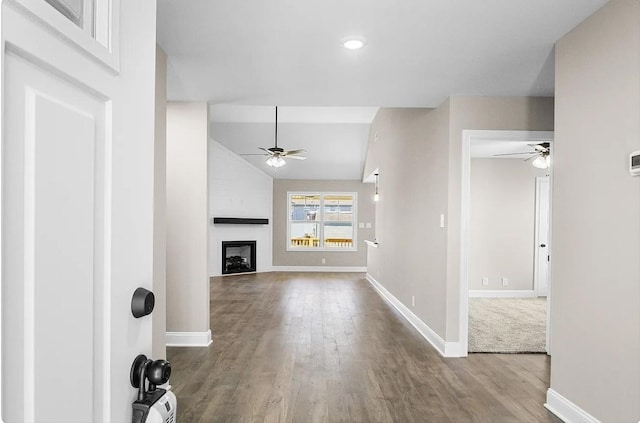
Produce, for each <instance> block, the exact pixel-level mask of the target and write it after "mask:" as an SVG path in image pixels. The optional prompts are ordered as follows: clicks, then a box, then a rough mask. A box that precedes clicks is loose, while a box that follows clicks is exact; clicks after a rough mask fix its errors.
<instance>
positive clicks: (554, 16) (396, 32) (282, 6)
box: [158, 0, 606, 107]
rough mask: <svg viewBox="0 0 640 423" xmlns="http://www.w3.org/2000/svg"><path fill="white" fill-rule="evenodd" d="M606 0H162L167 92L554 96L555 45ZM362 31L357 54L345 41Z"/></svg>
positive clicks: (336, 97) (278, 100)
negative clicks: (347, 48)
mask: <svg viewBox="0 0 640 423" xmlns="http://www.w3.org/2000/svg"><path fill="white" fill-rule="evenodd" d="M605 3H606V0H535V1H533V0H484V1H478V0H456V1H451V0H402V1H397V0H396V1H392V0H350V1H344V0H323V1H292V0H270V1H251V2H250V1H248V0H233V1H211V0H189V1H176V0H159V1H158V42H159V44H160V45H161V46H162V48H163V49H164V50H165V51H166V52H167V54H168V55H169V61H168V77H169V87H168V88H169V98H170V99H171V100H189V101H208V102H211V103H235V104H251V105H274V104H278V105H289V106H376V107H377V106H384V107H391V106H399V107H418V106H420V107H435V106H438V105H439V104H441V103H442V102H443V101H444V100H445V99H446V98H447V97H448V96H450V95H457V94H460V95H552V94H553V89H554V87H553V67H554V62H553V45H554V43H555V42H556V40H558V39H559V38H560V37H561V36H562V35H563V34H565V33H566V32H568V31H569V30H571V29H572V28H574V27H575V26H576V25H577V24H578V23H580V22H581V21H582V20H584V19H585V18H586V17H588V16H589V15H590V14H592V13H593V12H594V11H595V10H597V9H598V8H599V7H601V6H602V5H604V4H605ZM351 35H357V36H362V37H365V38H366V41H367V44H366V45H365V47H364V48H363V49H361V50H359V51H349V50H346V49H344V48H343V47H342V45H341V41H342V40H343V39H344V38H345V37H347V36H351Z"/></svg>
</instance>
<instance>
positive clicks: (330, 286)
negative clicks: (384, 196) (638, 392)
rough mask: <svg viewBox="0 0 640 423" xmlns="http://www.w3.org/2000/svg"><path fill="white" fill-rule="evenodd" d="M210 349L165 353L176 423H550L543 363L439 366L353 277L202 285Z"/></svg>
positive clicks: (474, 361) (281, 276)
mask: <svg viewBox="0 0 640 423" xmlns="http://www.w3.org/2000/svg"><path fill="white" fill-rule="evenodd" d="M211 330H212V333H213V344H212V345H211V346H210V347H208V348H168V351H167V355H168V359H169V360H170V361H171V363H172V366H173V375H172V377H171V384H172V386H173V390H174V392H175V393H176V395H177V397H178V419H177V421H178V422H180V423H186V422H296V423H313V422H402V423H404V422H456V423H457V422H492V423H493V422H558V421H559V420H557V419H555V417H553V416H552V415H551V414H550V413H549V412H547V411H546V410H545V408H544V407H543V406H542V404H543V403H544V401H545V393H546V390H547V388H548V386H549V358H548V357H547V356H546V355H540V354H538V355H524V354H515V355H507V354H472V355H470V356H469V357H468V358H442V357H441V356H440V355H439V354H438V353H437V352H436V351H435V350H434V349H433V347H431V345H430V344H429V343H428V342H427V341H425V340H424V339H423V338H422V337H421V336H420V335H419V334H418V333H417V332H416V330H415V329H414V328H413V327H412V326H410V325H409V324H408V323H406V322H405V321H404V320H403V319H402V317H401V316H400V315H399V314H398V313H397V312H396V311H395V310H394V309H393V308H391V307H390V306H389V305H388V304H387V303H386V302H384V301H383V300H382V298H381V297H380V296H379V295H378V294H377V292H376V291H375V290H374V289H373V288H372V287H371V286H370V285H369V283H368V282H367V281H366V280H365V279H364V275H363V274H356V273H262V274H250V275H237V276H226V277H222V278H212V280H211Z"/></svg>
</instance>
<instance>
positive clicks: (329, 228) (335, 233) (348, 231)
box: [324, 222, 353, 248]
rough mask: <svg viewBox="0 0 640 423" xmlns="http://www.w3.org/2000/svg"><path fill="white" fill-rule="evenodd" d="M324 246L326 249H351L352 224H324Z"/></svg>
mask: <svg viewBox="0 0 640 423" xmlns="http://www.w3.org/2000/svg"><path fill="white" fill-rule="evenodd" d="M324 246H325V247H328V248H333V247H335V248H351V247H353V223H351V222H327V223H325V225H324Z"/></svg>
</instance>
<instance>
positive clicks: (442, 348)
mask: <svg viewBox="0 0 640 423" xmlns="http://www.w3.org/2000/svg"><path fill="white" fill-rule="evenodd" d="M367 280H368V281H369V283H370V284H371V285H372V286H373V287H374V288H375V289H376V290H377V291H378V293H380V295H381V296H382V298H384V299H385V300H387V302H388V303H389V304H391V305H392V306H393V307H394V308H395V309H396V310H398V311H399V312H400V314H401V315H402V316H403V317H404V318H405V319H406V320H407V321H408V322H409V323H411V325H412V326H413V327H414V328H416V330H417V331H418V332H419V333H420V335H422V336H423V337H424V339H426V340H427V341H429V343H430V344H431V345H433V347H434V348H435V349H436V350H437V351H438V352H439V353H440V354H441V355H442V356H443V357H462V356H463V354H462V346H461V344H460V342H446V341H445V340H444V339H442V338H441V337H440V335H438V334H437V333H435V332H434V331H433V329H431V328H430V327H429V326H427V324H426V323H424V322H423V321H422V320H420V318H419V317H418V316H416V315H415V314H413V312H412V311H411V310H409V309H408V308H407V307H406V306H405V305H404V304H402V302H400V300H398V299H397V298H396V297H395V296H394V295H393V294H391V293H390V292H389V291H387V289H386V288H385V287H384V286H382V285H381V284H380V282H378V281H377V280H376V279H375V278H374V277H373V276H371V275H370V274H368V273H367Z"/></svg>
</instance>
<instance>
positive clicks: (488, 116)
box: [446, 97, 554, 341]
mask: <svg viewBox="0 0 640 423" xmlns="http://www.w3.org/2000/svg"><path fill="white" fill-rule="evenodd" d="M553 107H554V105H553V98H546V97H452V98H451V99H450V108H451V118H450V126H449V137H450V142H449V178H448V185H449V197H448V207H447V209H448V218H449V219H448V224H447V239H448V242H447V338H446V340H447V341H458V340H459V339H460V334H459V332H460V318H459V315H460V309H459V303H460V239H461V238H460V225H461V223H460V211H461V205H460V201H461V189H462V181H461V175H462V174H461V164H462V131H463V130H465V129H475V130H495V129H497V130H513V131H519V130H522V131H553V120H554V119H553V113H554V110H553Z"/></svg>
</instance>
